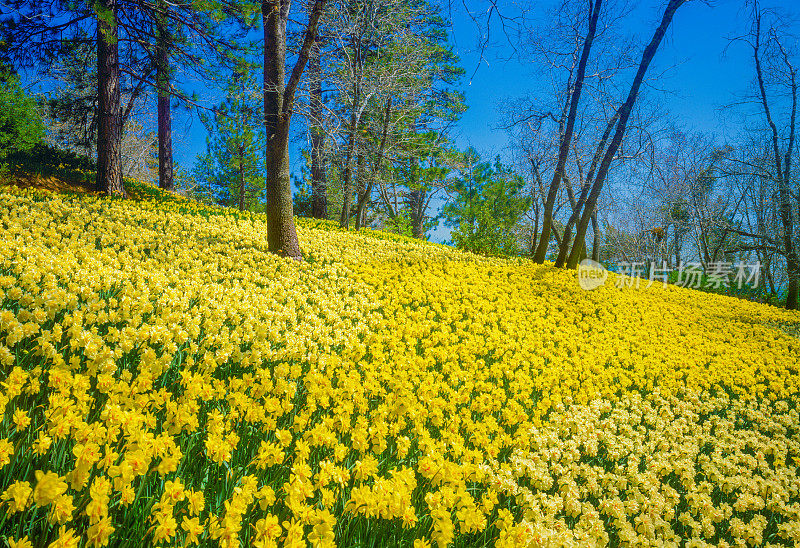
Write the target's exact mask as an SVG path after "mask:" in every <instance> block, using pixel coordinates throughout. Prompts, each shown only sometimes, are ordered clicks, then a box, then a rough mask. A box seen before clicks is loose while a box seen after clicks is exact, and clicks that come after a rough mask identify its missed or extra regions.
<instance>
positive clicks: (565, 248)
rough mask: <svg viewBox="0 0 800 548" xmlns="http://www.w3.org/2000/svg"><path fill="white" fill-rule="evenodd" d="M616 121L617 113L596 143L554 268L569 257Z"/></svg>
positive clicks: (595, 213)
mask: <svg viewBox="0 0 800 548" xmlns="http://www.w3.org/2000/svg"><path fill="white" fill-rule="evenodd" d="M618 119H619V111H617V112H616V113H614V116H612V117H611V118H610V119H609V121H608V123H607V124H606V129H605V130H604V131H603V136H602V137H601V138H600V141H599V142H598V143H597V149H596V150H595V152H594V157H593V158H592V163H591V165H590V166H589V173H587V174H586V181H585V182H584V184H583V185H582V187H581V194H580V197H579V198H578V203H577V205H576V207H574V208H573V210H572V215H570V217H569V220H568V221H567V225H566V226H565V227H564V237H563V238H562V239H561V243H560V244H559V246H558V257H556V266H557V267H558V268H561V267H563V266H564V263H566V261H567V257H568V255H569V244H570V242H571V241H572V227H573V226H575V223H576V222H577V221H578V219H580V217H581V211H582V210H583V206H584V205H586V200H587V199H588V198H589V191H590V190H591V188H592V184H593V182H594V174H595V171H596V170H597V165H598V164H599V163H600V160H601V159H602V157H603V151H604V150H605V148H606V143H607V142H608V138H609V137H610V136H611V132H612V131H613V130H614V127H615V126H616V124H617V120H618ZM592 214H593V215H597V212H592Z"/></svg>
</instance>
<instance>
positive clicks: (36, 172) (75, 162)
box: [0, 145, 95, 193]
mask: <svg viewBox="0 0 800 548" xmlns="http://www.w3.org/2000/svg"><path fill="white" fill-rule="evenodd" d="M6 162H7V163H8V165H9V166H10V173H9V176H8V177H4V178H2V179H0V185H13V186H17V187H20V188H36V189H41V190H49V191H53V192H77V193H86V192H94V191H95V185H94V180H95V164H94V162H92V161H91V160H90V159H89V158H86V157H82V156H79V155H77V154H75V153H72V152H66V151H63V150H58V149H55V148H52V147H49V146H47V145H37V146H36V147H34V149H33V150H31V151H28V152H14V153H12V154H11V155H9V157H8V158H7V160H6Z"/></svg>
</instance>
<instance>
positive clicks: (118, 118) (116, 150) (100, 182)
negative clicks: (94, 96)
mask: <svg viewBox="0 0 800 548" xmlns="http://www.w3.org/2000/svg"><path fill="white" fill-rule="evenodd" d="M98 11H99V13H98V20H97V88H98V89H97V92H98V102H99V112H98V124H97V189H98V190H99V191H101V192H105V193H106V194H108V195H109V196H123V197H127V195H126V193H125V185H124V184H123V182H122V152H121V148H122V147H121V137H122V124H121V123H122V105H121V104H120V89H119V44H118V37H117V0H99V1H98Z"/></svg>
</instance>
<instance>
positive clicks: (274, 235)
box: [261, 0, 325, 261]
mask: <svg viewBox="0 0 800 548" xmlns="http://www.w3.org/2000/svg"><path fill="white" fill-rule="evenodd" d="M324 7H325V0H315V2H314V5H313V6H312V7H311V13H310V14H309V16H308V24H307V25H306V30H305V35H304V37H303V45H302V46H301V48H300V52H299V54H298V56H297V61H296V62H295V64H294V67H293V68H292V73H291V76H290V77H289V81H288V83H286V22H287V20H288V18H289V1H288V0H263V1H262V3H261V17H262V19H263V24H264V128H265V130H266V137H267V151H266V171H267V173H266V195H267V196H266V197H267V205H266V210H267V241H268V243H269V250H270V251H271V252H272V253H276V254H278V255H281V256H283V257H291V258H292V259H295V260H298V261H301V260H302V259H303V256H302V255H301V254H300V244H299V242H298V241H297V231H296V230H295V226H294V211H293V208H292V182H291V179H290V171H289V124H290V122H291V120H292V109H293V106H294V94H295V91H296V89H297V85H298V84H299V82H300V78H301V76H302V75H303V70H304V69H305V66H306V63H308V57H309V52H310V50H311V46H312V45H313V44H314V40H316V34H317V23H318V22H319V18H320V16H321V15H322V11H323V8H324Z"/></svg>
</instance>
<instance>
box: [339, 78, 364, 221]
mask: <svg viewBox="0 0 800 548" xmlns="http://www.w3.org/2000/svg"><path fill="white" fill-rule="evenodd" d="M360 101H361V86H360V84H359V82H358V78H356V82H355V83H354V84H353V107H352V110H351V111H350V127H349V128H348V133H349V135H348V137H347V154H346V156H345V164H344V177H343V178H342V186H343V191H344V201H343V202H342V215H341V217H340V218H339V226H341V227H342V228H350V205H351V202H352V201H353V189H352V186H353V185H352V178H353V153H354V152H355V148H356V128H357V127H358V118H359V116H358V103H359V102H360Z"/></svg>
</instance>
